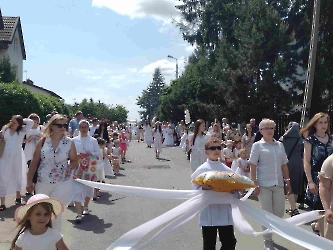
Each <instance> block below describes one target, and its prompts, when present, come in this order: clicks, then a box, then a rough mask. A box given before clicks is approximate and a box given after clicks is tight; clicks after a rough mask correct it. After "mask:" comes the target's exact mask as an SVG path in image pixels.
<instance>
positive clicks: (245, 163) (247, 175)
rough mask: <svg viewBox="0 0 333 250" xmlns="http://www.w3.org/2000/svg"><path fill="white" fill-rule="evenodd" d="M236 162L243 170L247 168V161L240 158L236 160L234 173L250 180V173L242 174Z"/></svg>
mask: <svg viewBox="0 0 333 250" xmlns="http://www.w3.org/2000/svg"><path fill="white" fill-rule="evenodd" d="M238 161H239V162H240V165H241V166H242V167H243V168H249V161H248V160H243V159H242V158H239V159H238V160H237V169H236V173H237V174H241V175H244V176H246V177H248V178H250V172H246V173H245V172H244V171H243V169H241V168H239V167H238Z"/></svg>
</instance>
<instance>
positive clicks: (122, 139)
mask: <svg viewBox="0 0 333 250" xmlns="http://www.w3.org/2000/svg"><path fill="white" fill-rule="evenodd" d="M120 150H121V151H127V136H126V135H125V134H121V135H120Z"/></svg>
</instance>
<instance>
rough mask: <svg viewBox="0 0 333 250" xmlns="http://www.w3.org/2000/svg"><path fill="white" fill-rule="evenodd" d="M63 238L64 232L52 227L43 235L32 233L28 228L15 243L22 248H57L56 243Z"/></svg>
mask: <svg viewBox="0 0 333 250" xmlns="http://www.w3.org/2000/svg"><path fill="white" fill-rule="evenodd" d="M61 239H62V234H61V233H59V232H58V231H57V230H55V229H52V228H48V229H47V231H46V232H45V233H43V234H41V235H32V234H31V233H30V231H29V230H26V231H25V232H24V233H22V234H21V235H20V236H19V237H18V239H17V241H16V243H15V244H16V246H18V247H21V248H22V250H57V247H56V244H57V242H58V241H59V240H61Z"/></svg>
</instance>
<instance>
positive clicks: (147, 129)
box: [143, 125, 154, 145]
mask: <svg viewBox="0 0 333 250" xmlns="http://www.w3.org/2000/svg"><path fill="white" fill-rule="evenodd" d="M143 130H144V132H145V133H144V142H145V143H146V144H147V145H151V144H153V142H154V141H153V135H152V133H151V127H150V126H149V125H147V126H144V127H143Z"/></svg>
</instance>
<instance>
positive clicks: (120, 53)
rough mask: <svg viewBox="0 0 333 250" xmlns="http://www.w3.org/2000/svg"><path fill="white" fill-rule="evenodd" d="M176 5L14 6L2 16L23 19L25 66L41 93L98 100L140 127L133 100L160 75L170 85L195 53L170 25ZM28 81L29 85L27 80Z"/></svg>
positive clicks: (121, 1) (125, 0)
mask: <svg viewBox="0 0 333 250" xmlns="http://www.w3.org/2000/svg"><path fill="white" fill-rule="evenodd" d="M177 3H179V1H178V0H54V1H45V0H34V1H25V0H10V1H2V4H1V6H0V7H1V11H2V15H3V16H20V17H21V22H22V28H23V36H24V41H25V48H26V52H27V60H26V61H25V62H24V70H27V76H28V78H30V79H31V80H32V81H33V82H34V83H35V84H36V85H39V86H42V87H44V88H47V89H50V90H52V91H54V92H56V93H57V94H58V95H60V96H62V97H63V98H64V99H65V101H66V103H71V104H72V103H74V100H76V101H81V100H82V99H83V98H90V97H92V98H93V99H94V100H96V101H97V100H101V101H102V102H105V103H108V104H122V105H124V106H126V108H127V109H128V110H129V111H130V113H129V118H131V119H139V115H138V113H137V111H138V110H139V108H138V106H137V105H136V104H135V99H136V98H137V96H138V95H140V93H141V91H142V90H143V89H145V88H146V87H147V85H148V84H149V82H150V81H151V79H152V74H153V71H154V69H155V68H156V67H160V68H161V69H162V72H163V74H164V76H165V79H166V83H167V84H168V83H169V82H170V80H172V79H174V78H175V68H176V67H175V65H176V64H175V60H173V59H169V58H167V55H169V54H170V55H172V56H173V57H175V58H178V62H179V67H180V72H181V71H182V70H183V68H184V62H185V60H186V59H187V57H188V56H189V55H190V54H191V53H192V51H193V47H192V46H190V45H189V44H188V43H187V42H185V41H183V38H182V36H181V33H180V31H179V29H178V28H177V27H175V26H174V25H173V24H172V23H171V17H175V18H177V17H179V14H178V13H177V10H176V8H174V5H175V4H177ZM23 78H24V79H25V78H26V74H25V73H24V75H23Z"/></svg>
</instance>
